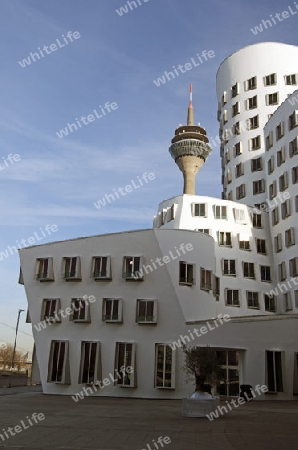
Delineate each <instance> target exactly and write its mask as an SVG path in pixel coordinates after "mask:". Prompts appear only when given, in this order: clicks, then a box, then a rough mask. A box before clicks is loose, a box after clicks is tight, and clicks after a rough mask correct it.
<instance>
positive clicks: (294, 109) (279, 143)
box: [264, 90, 298, 313]
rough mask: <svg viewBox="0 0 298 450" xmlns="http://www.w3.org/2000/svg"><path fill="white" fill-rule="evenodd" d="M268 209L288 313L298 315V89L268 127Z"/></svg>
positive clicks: (282, 297) (279, 294) (281, 297)
mask: <svg viewBox="0 0 298 450" xmlns="http://www.w3.org/2000/svg"><path fill="white" fill-rule="evenodd" d="M264 136H265V142H266V152H265V155H264V163H265V165H264V168H265V171H266V180H267V191H266V195H267V198H268V201H267V204H268V208H267V209H268V210H269V211H270V231H271V240H272V245H273V249H274V258H273V263H274V266H275V268H276V273H277V278H278V286H277V289H276V294H275V295H276V296H277V298H278V302H279V304H280V305H282V307H283V310H284V311H285V312H286V313H291V312H292V311H295V312H296V313H297V312H298V279H297V280H295V278H297V277H298V214H297V213H298V90H296V91H295V92H294V93H293V94H292V95H291V96H290V97H288V99H287V100H285V101H284V102H283V103H282V105H280V106H279V108H278V109H277V110H276V111H275V113H274V114H273V115H272V117H271V118H270V119H269V121H268V122H267V124H266V125H265V128H264Z"/></svg>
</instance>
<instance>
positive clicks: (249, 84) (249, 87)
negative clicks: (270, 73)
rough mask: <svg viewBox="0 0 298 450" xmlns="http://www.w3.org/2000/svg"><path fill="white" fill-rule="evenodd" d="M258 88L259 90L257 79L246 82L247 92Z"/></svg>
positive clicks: (253, 78)
mask: <svg viewBox="0 0 298 450" xmlns="http://www.w3.org/2000/svg"><path fill="white" fill-rule="evenodd" d="M256 88H257V77H252V78H249V80H247V81H246V90H247V91H250V90H252V89H256Z"/></svg>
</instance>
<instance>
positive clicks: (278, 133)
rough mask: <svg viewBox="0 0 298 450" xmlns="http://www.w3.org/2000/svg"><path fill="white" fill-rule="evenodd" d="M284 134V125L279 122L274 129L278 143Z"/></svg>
mask: <svg viewBox="0 0 298 450" xmlns="http://www.w3.org/2000/svg"><path fill="white" fill-rule="evenodd" d="M284 134H285V127H284V123H283V122H280V123H279V124H278V125H277V127H276V140H277V141H279V139H281V138H282V137H283V136H284Z"/></svg>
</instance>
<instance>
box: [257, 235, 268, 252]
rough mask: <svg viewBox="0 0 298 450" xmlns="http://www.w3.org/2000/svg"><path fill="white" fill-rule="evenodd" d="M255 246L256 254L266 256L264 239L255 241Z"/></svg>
mask: <svg viewBox="0 0 298 450" xmlns="http://www.w3.org/2000/svg"><path fill="white" fill-rule="evenodd" d="M256 244H257V252H258V253H260V254H261V255H266V254H267V251H266V241H265V239H256Z"/></svg>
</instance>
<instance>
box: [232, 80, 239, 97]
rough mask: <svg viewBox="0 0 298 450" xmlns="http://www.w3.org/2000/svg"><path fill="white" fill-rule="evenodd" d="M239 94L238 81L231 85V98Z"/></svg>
mask: <svg viewBox="0 0 298 450" xmlns="http://www.w3.org/2000/svg"><path fill="white" fill-rule="evenodd" d="M238 94H239V83H235V84H234V86H232V98H234V97H236V96H237V95H238Z"/></svg>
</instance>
